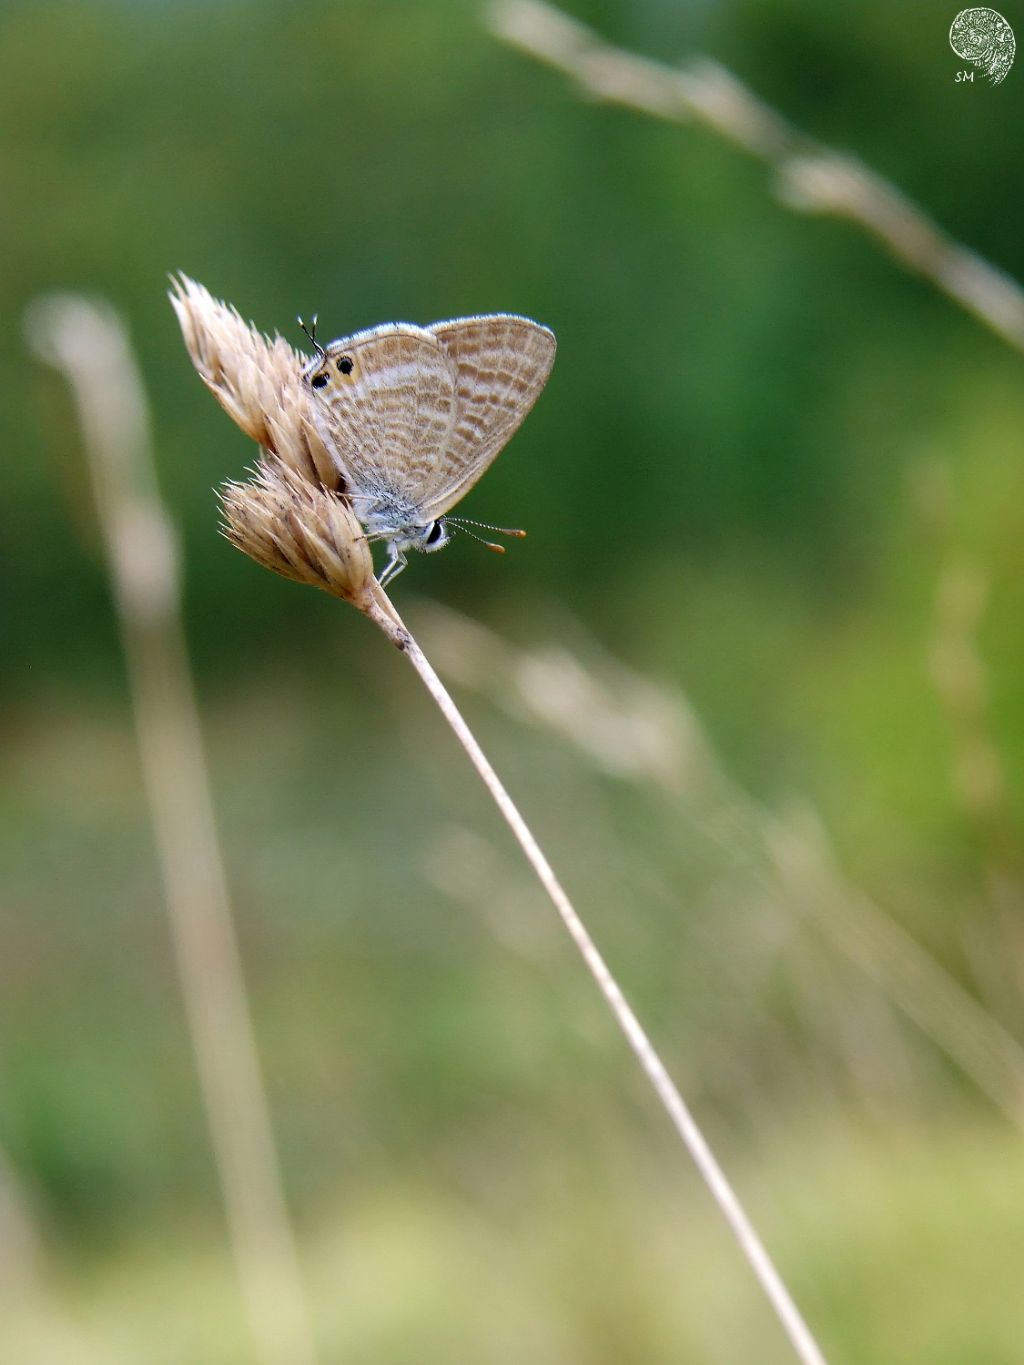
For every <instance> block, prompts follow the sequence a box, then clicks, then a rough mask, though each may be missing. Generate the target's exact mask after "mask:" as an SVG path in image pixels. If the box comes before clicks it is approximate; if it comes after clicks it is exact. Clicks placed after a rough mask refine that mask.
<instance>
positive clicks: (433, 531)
mask: <svg viewBox="0 0 1024 1365" xmlns="http://www.w3.org/2000/svg"><path fill="white" fill-rule="evenodd" d="M443 533H444V527H443V526H442V525H441V523H440V521H435V522H434V524H433V526H431V528H430V530H429V531H428V532H427V544H428V545H436V544H437V542H438V541H439V540H440V539H441V536H442V535H443Z"/></svg>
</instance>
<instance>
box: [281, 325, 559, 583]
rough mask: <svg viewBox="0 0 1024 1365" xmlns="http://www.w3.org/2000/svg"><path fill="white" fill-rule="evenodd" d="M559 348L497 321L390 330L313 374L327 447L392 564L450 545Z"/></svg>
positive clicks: (546, 336) (323, 355)
mask: <svg viewBox="0 0 1024 1365" xmlns="http://www.w3.org/2000/svg"><path fill="white" fill-rule="evenodd" d="M554 355H555V338H554V335H553V334H552V333H551V332H550V331H549V330H548V329H547V328H546V327H541V326H540V325H539V324H538V323H536V322H531V321H530V320H529V319H528V318H520V317H516V316H514V315H512V314H507V313H499V314H491V315H488V316H482V317H472V318H455V319H453V320H452V321H450V322H438V323H433V324H432V325H431V326H430V327H418V326H415V325H414V324H412V323H405V322H395V323H386V324H384V325H382V326H380V327H373V328H370V329H369V330H367V331H364V332H357V333H355V335H353V336H350V337H344V338H342V339H341V340H339V341H332V342H331V343H330V345H329V346H326V347H318V354H317V356H316V358H315V359H313V360H311V361H310V362H309V364H308V365H307V366H306V369H305V370H304V372H303V374H304V378H305V379H306V381H307V382H308V383H309V385H310V388H311V390H312V395H313V412H314V417H315V420H316V423H317V428H318V430H319V433H320V436H321V438H322V440H323V442H324V445H325V446H326V448H327V451H328V453H329V454H330V456H331V459H332V461H333V462H334V464H335V465H336V467H337V469H338V472H339V474H340V475H341V477H342V480H343V481H344V490H345V492H346V494H347V495H348V497H349V498H350V499H351V502H352V506H353V509H354V511H355V513H356V516H357V517H358V518H359V520H360V521H361V522H362V524H363V525H364V527H365V528H366V530H367V532H368V533H369V535H370V536H371V538H374V539H380V540H384V541H386V542H387V545H388V549H389V552H390V556H391V557H390V560H389V562H388V565H387V567H386V569H385V571H384V573H383V574H382V575H381V583H382V584H383V583H386V582H388V581H390V579H392V578H394V576H395V575H396V574H397V573H400V572H401V570H402V569H403V568H404V567H405V564H406V558H405V555H406V551H408V550H418V551H421V552H423V553H427V554H429V553H432V552H433V551H435V550H440V549H442V548H443V547H444V546H445V545H447V543H448V541H449V539H450V534H449V528H448V524H447V523H446V520H445V516H446V513H448V512H449V511H450V510H451V508H452V507H453V506H454V505H455V503H457V502H458V501H459V499H460V498H461V497H462V496H463V495H464V494H465V493H466V492H468V491H469V489H470V488H471V487H472V486H473V484H474V483H476V481H477V480H478V479H479V478H480V476H481V475H482V474H483V473H484V472H485V471H486V470H487V469H488V468H489V466H490V465H491V463H492V462H493V460H494V459H495V457H496V456H497V455H498V453H499V451H500V450H501V449H502V447H503V446H505V444H506V443H507V442H508V441H509V440H510V438H511V437H512V435H513V433H514V432H515V431H516V429H517V428H518V427H519V425H520V423H521V422H522V421H523V418H524V417H525V416H526V414H527V413H528V412H529V410H530V408H531V407H532V406H533V404H534V402H535V401H536V399H537V396H538V394H539V393H540V391H541V389H542V388H543V387H544V384H545V382H546V380H547V377H548V374H549V373H550V371H551V366H552V364H553V362H554Z"/></svg>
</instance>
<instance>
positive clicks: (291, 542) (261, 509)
mask: <svg viewBox="0 0 1024 1365" xmlns="http://www.w3.org/2000/svg"><path fill="white" fill-rule="evenodd" d="M172 302H173V303H174V306H175V308H176V310H177V312H178V316H179V319H180V321H181V324H182V331H183V334H184V337H185V343H186V345H187V347H188V349H189V352H190V354H191V356H192V359H193V362H194V363H195V365H196V368H197V369H198V370H199V372H200V374H201V375H202V377H203V379H204V380H205V382H206V383H207V385H208V387H209V388H210V389H211V390H212V391H213V393H214V394H215V396H216V397H217V398H218V400H219V401H220V402H221V404H222V406H223V407H224V408H225V410H226V411H227V412H228V413H229V414H230V415H231V416H232V417H234V419H235V421H236V422H238V424H239V426H241V427H242V429H243V430H244V431H246V432H247V433H248V434H249V435H251V436H253V439H255V440H260V441H261V443H264V444H265V438H266V436H267V433H274V434H275V439H277V440H278V442H279V445H278V447H277V448H276V449H275V452H274V453H275V455H276V456H277V457H278V458H277V459H276V460H272V459H270V458H268V457H267V455H266V454H265V455H264V456H263V458H262V459H261V461H260V464H259V466H258V468H257V471H256V475H255V478H254V479H253V480H252V481H251V482H249V483H246V484H229V485H228V486H227V488H226V489H225V490H224V492H223V494H222V498H223V506H224V512H225V517H226V520H227V534H228V537H229V539H231V541H232V543H233V544H235V545H237V546H238V548H239V549H241V550H243V551H244V552H245V553H246V554H248V555H250V556H251V557H252V558H253V559H255V560H256V561H257V562H258V563H260V564H263V565H264V566H265V567H267V568H270V569H273V570H274V571H275V572H276V573H280V574H284V576H285V577H287V578H293V579H297V580H298V581H300V582H306V583H311V584H313V585H314V586H316V587H322V588H323V587H326V588H327V589H328V590H329V591H334V592H335V593H336V595H337V596H339V597H343V598H345V599H346V600H348V601H350V602H352V603H353V605H355V606H356V607H357V608H358V609H359V610H360V611H363V612H364V613H365V614H366V615H367V616H369V617H370V618H371V620H373V621H374V622H375V624H377V625H378V626H380V628H381V629H382V630H383V631H384V632H385V634H386V635H387V637H388V638H389V639H390V640H391V642H392V643H393V644H394V645H395V646H396V647H397V648H398V649H399V650H400V651H401V652H402V653H403V654H404V655H405V657H406V658H407V659H408V660H409V662H410V663H411V664H412V666H413V667H414V668H415V669H416V672H417V673H418V675H419V677H420V678H421V680H422V682H423V684H424V686H425V687H426V689H427V691H428V692H429V694H430V696H431V697H432V698H433V700H434V702H435V703H436V704H437V707H438V709H439V710H440V712H441V714H442V715H443V716H444V718H445V720H446V721H447V722H448V724H449V725H450V727H451V729H452V731H453V732H454V734H455V736H456V738H457V739H458V741H459V743H460V744H461V745H462V747H463V749H464V750H465V752H466V754H467V756H468V757H469V759H470V762H471V763H472V764H473V766H474V767H475V768H476V771H477V773H478V774H479V776H480V778H481V780H482V781H483V783H484V785H485V786H486V788H487V790H488V791H489V792H490V794H491V796H492V797H493V799H494V802H495V804H496V805H497V807H498V810H499V811H500V813H501V815H502V817H503V819H504V820H505V822H506V824H507V825H508V827H509V829H510V830H511V831H512V834H513V835H514V836H515V838H516V840H517V841H518V843H519V846H520V848H521V849H522V851H523V853H524V854H525V856H526V858H527V861H528V862H529V864H530V866H531V868H532V869H533V871H534V873H535V874H536V876H537V878H538V880H539V881H540V883H541V885H542V886H543V888H544V890H545V892H546V893H547V895H548V896H549V898H550V899H551V901H552V903H553V905H554V906H555V909H556V910H557V911H558V914H559V915H560V916H561V919H562V922H563V923H564V925H565V927H566V929H567V930H568V932H569V934H570V936H571V938H572V941H573V943H574V944H575V945H576V947H577V949H578V950H579V952H580V955H581V956H582V958H583V960H584V962H585V963H586V966H587V969H588V970H589V971H590V973H591V975H592V976H593V978H594V980H595V982H596V983H597V986H598V989H599V990H600V992H601V994H602V996H603V997H604V1000H605V1002H606V1003H607V1005H608V1007H609V1009H610V1010H611V1012H612V1014H613V1016H614V1018H615V1020H616V1022H617V1023H618V1025H619V1027H620V1028H621V1029H622V1032H623V1033H624V1034H625V1036H626V1039H627V1041H628V1043H629V1046H630V1047H631V1048H632V1050H633V1053H634V1055H635V1056H636V1058H637V1060H638V1061H639V1063H640V1066H641V1067H642V1068H643V1071H644V1073H645V1075H646V1076H647V1078H648V1080H649V1081H650V1083H651V1085H652V1087H653V1089H654V1091H655V1093H656V1095H657V1097H658V1099H659V1101H660V1102H661V1104H662V1107H663V1108H664V1109H665V1111H666V1113H667V1114H668V1116H669V1118H670V1119H671V1121H672V1123H673V1125H674V1127H675V1129H676V1132H677V1133H678V1134H679V1137H680V1139H681V1140H682V1142H683V1143H684V1145H685V1146H686V1148H687V1150H688V1151H689V1152H690V1155H691V1156H692V1158H693V1160H694V1162H695V1164H696V1166H697V1169H698V1171H699V1172H700V1174H701V1176H702V1178H703V1179H704V1181H705V1183H706V1185H707V1186H708V1189H709V1190H710V1192H711V1194H712V1196H713V1198H714V1199H715V1201H716V1202H717V1204H718V1206H719V1208H720V1209H721V1211H722V1213H723V1214H724V1216H725V1218H726V1221H727V1222H728V1224H729V1226H730V1228H731V1229H732V1231H733V1233H734V1235H735V1237H736V1239H737V1241H738V1242H739V1245H740V1247H741V1249H742V1251H743V1253H744V1255H745V1256H746V1258H747V1260H748V1262H749V1263H750V1265H751V1267H752V1269H753V1271H754V1273H755V1275H756V1277H757V1279H758V1281H759V1283H760V1284H761V1287H762V1288H763V1290H764V1292H765V1294H766V1296H767V1298H768V1300H769V1302H770V1304H771V1306H772V1308H773V1309H774V1310H775V1313H776V1315H777V1316H778V1318H779V1321H780V1323H781V1324H782V1327H783V1330H784V1331H785V1333H786V1335H787V1337H788V1338H789V1340H790V1342H791V1344H792V1346H793V1348H794V1350H795V1352H796V1354H797V1356H798V1357H799V1359H800V1360H801V1361H802V1362H803V1365H825V1362H824V1356H823V1355H822V1353H821V1351H820V1349H819V1347H818V1345H817V1343H816V1342H815V1341H814V1338H813V1337H812V1335H811V1333H810V1331H809V1329H808V1327H807V1324H806V1323H805V1322H804V1320H803V1318H802V1316H801V1315H800V1312H799V1310H798V1309H797V1307H796V1304H795V1303H794V1301H793V1299H792V1297H791V1295H790V1293H789V1291H788V1290H787V1288H786V1286H785V1284H784V1283H783V1281H782V1279H781V1277H780V1276H779V1274H778V1271H777V1270H776V1269H775V1266H774V1265H773V1263H772V1261H771V1259H770V1257H769V1256H768V1253H767V1251H766V1250H765V1248H764V1245H763V1244H762V1242H761V1240H760V1238H759V1237H758V1235H757V1233H756V1231H755V1230H754V1227H753V1225H752V1224H751V1222H750V1220H749V1218H748V1217H747V1215H746V1213H745V1212H744V1210H743V1208H742V1206H741V1204H740V1202H739V1200H738V1199H737V1197H736V1194H735V1192H734V1191H733V1189H732V1187H731V1185H730V1184H729V1182H728V1180H727V1179H726V1177H725V1175H724V1173H723V1171H722V1169H721V1167H720V1166H719V1165H718V1162H717V1161H716V1159H715V1157H714V1155H713V1154H712V1152H711V1149H710V1148H709V1147H708V1144H707V1142H706V1141H705V1139H704V1136H703V1134H702V1133H701V1131H700V1129H699V1127H698V1126H697V1124H696V1122H695V1120H694V1118H693V1116H692V1115H691V1113H690V1111H689V1109H688V1108H687V1106H686V1104H685V1103H684V1101H683V1098H682V1096H681V1095H680V1093H679V1091H678V1090H677V1088H676V1086H675V1084H674V1083H673V1081H672V1079H671V1077H670V1076H669V1074H668V1072H667V1071H666V1069H665V1067H664V1064H663V1063H662V1061H661V1058H660V1057H659V1056H658V1054H657V1052H656V1051H655V1049H654V1046H653V1044H652V1043H651V1041H650V1039H649V1038H648V1036H647V1034H646V1033H645V1031H644V1029H643V1027H642V1026H641V1024H640V1022H639V1020H638V1019H637V1017H636V1015H635V1014H634V1012H633V1010H632V1008H631V1007H630V1005H629V1003H628V1002H627V1000H626V998H625V996H624V995H623V994H622V991H621V989H620V988H619V986H618V983H617V982H616V981H615V978H614V977H613V976H612V974H611V972H610V971H609V969H608V966H607V964H606V963H605V961H604V959H603V958H602V957H601V954H600V953H599V952H598V950H597V947H596V946H595V944H594V942H593V940H592V939H591V937H590V935H589V933H588V932H587V930H586V928H585V927H584V925H583V922H582V920H581V919H580V917H579V915H578V914H577V913H576V911H575V909H574V908H573V906H572V903H571V902H570V900H569V897H568V896H567V895H566V893H565V891H564V889H563V887H562V885H561V883H560V882H559V880H558V878H557V877H556V876H555V873H554V871H553V869H552V867H551V865H550V864H549V863H548V861H547V859H546V858H545V856H544V854H543V853H542V852H541V849H540V846H539V845H538V843H537V841H536V839H535V838H534V836H533V834H532V833H531V831H530V829H529V827H528V826H527V824H526V822H525V820H524V819H523V817H522V816H521V815H520V813H519V811H518V809H517V807H516V806H515V804H514V803H513V801H512V799H511V797H510V796H509V794H508V792H507V791H506V790H505V788H504V786H503V785H502V783H501V781H500V779H499V778H498V776H497V774H496V773H495V771H494V769H493V768H492V767H491V764H490V762H489V761H488V759H487V757H486V755H485V754H484V753H483V750H482V749H481V748H480V746H479V744H478V743H477V742H476V739H475V738H474V736H473V734H472V732H471V731H470V729H469V726H468V725H467V724H466V722H465V720H464V719H463V717H462V715H461V714H460V712H459V710H458V708H457V707H456V705H455V703H454V701H453V700H452V698H451V696H450V695H449V694H448V692H447V691H446V689H445V687H444V685H443V684H442V682H441V680H440V678H438V676H437V674H436V673H435V672H434V670H433V668H432V667H431V666H430V663H429V661H428V660H427V658H426V656H425V655H424V654H423V651H422V650H421V649H420V647H419V645H418V644H417V643H416V641H415V639H414V638H413V637H412V635H411V633H410V632H409V631H408V629H407V628H406V627H405V625H404V624H403V623H402V621H401V619H400V617H399V616H398V614H397V612H396V611H395V610H394V607H393V606H392V605H391V603H390V601H389V599H388V598H387V596H386V594H385V593H384V592H383V591H382V590H381V589H380V587H379V585H378V584H377V583H376V582H371V583H370V584H369V585H368V584H366V583H365V582H364V574H365V572H366V561H364V560H363V559H362V558H360V556H361V555H364V554H365V555H366V559H367V560H368V558H369V555H368V551H367V550H366V542H365V539H363V538H362V537H361V535H360V534H358V523H355V522H354V519H353V518H352V516H351V513H350V512H349V511H348V508H347V504H346V502H345V490H344V487H343V486H342V485H341V483H340V481H338V480H337V479H335V480H334V481H333V482H325V480H324V479H323V477H322V475H321V474H320V473H319V472H318V471H317V470H316V468H315V462H312V463H311V462H302V461H294V460H291V459H289V460H288V461H287V462H286V464H287V467H285V465H284V464H282V457H281V450H280V432H281V431H282V430H288V431H289V432H291V433H292V434H293V436H294V439H295V440H296V441H298V442H299V443H300V444H301V442H302V441H304V440H307V439H308V431H309V428H310V425H311V424H310V422H309V419H308V413H307V410H306V409H305V406H304V404H305V397H304V391H303V390H302V388H301V385H300V371H301V361H300V359H299V357H298V356H296V355H294V353H292V355H291V358H290V360H288V359H286V357H285V352H284V350H281V349H279V348H278V343H271V342H268V341H267V339H266V338H265V337H263V336H262V335H260V334H259V333H258V332H256V330H255V329H254V328H247V327H246V326H245V324H244V323H242V322H241V319H240V318H239V316H238V314H237V313H236V312H235V310H234V309H231V308H228V307H227V306H226V305H225V304H222V303H219V302H218V301H217V300H215V299H213V298H212V297H211V295H210V294H209V293H207V291H206V290H205V289H203V288H201V286H199V285H196V284H194V283H193V282H192V281H190V280H188V279H186V278H184V277H182V278H181V279H180V280H179V281H178V283H177V284H176V286H175V292H174V294H173V295H172ZM282 345H283V343H282ZM288 365H290V366H291V367H292V377H291V378H289V377H288V375H287V374H286V373H285V371H286V369H287V366H288ZM260 369H264V370H266V375H265V376H263V377H261V376H260V375H259V373H258V371H259V370H260ZM297 389H298V390H299V393H298V395H297V394H296V390H297ZM261 401H269V402H270V403H271V404H272V405H273V407H272V410H271V411H270V412H262V413H261V412H260V411H258V409H257V406H256V405H257V404H258V403H259V402H261ZM282 410H284V411H286V412H287V413H288V414H289V417H288V419H287V420H286V421H282V420H280V414H281V412H282ZM359 546H362V547H363V548H362V549H361V550H360V549H359V548H358V547H359Z"/></svg>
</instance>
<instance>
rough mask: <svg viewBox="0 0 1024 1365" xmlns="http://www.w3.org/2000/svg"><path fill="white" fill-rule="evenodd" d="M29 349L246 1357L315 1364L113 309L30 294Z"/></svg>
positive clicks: (173, 602) (138, 388)
mask: <svg viewBox="0 0 1024 1365" xmlns="http://www.w3.org/2000/svg"><path fill="white" fill-rule="evenodd" d="M26 328H27V332H28V337H29V341H30V343H31V345H32V347H33V349H34V350H35V352H36V354H37V355H38V356H39V358H40V359H41V360H43V361H44V362H45V363H46V364H48V365H52V366H53V367H54V368H56V369H57V370H58V371H60V373H62V374H63V375H64V377H65V378H66V379H67V381H68V383H69V384H70V386H71V390H72V394H73V396H74V401H75V405H76V408H77V412H78V417H79V422H80V425H81V429H82V436H83V443H84V446H85V450H86V454H87V457H88V462H89V469H90V473H91V478H92V487H93V492H94V495H95V503H96V511H97V516H98V520H99V523H100V528H101V531H102V535H103V540H104V544H105V547H106V555H107V564H108V569H109V573H110V579H111V583H112V586H113V592H114V598H115V601H116V604H117V610H118V618H119V621H120V626H121V635H122V641H123V645H124V652H125V658H126V661H127V666H128V674H129V680H130V683H131V692H132V702H133V706H134V711H135V726H136V734H137V738H138V745H139V752H140V755H141V760H142V769H143V777H144V780H145V785H146V791H147V796H148V799H149V806H150V813H151V817H152V821H153V834H154V839H155V842H156V847H157V854H158V858H159V865H160V872H161V876H162V879H163V886H164V896H165V900H166V904H167V910H168V914H169V918H170V924H171V932H172V937H173V940H174V945H175V949H176V953H177V960H178V970H179V976H180V980H181V987H182V992H183V995H184V1000H185V1007H186V1012H187V1015H188V1022H189V1028H190V1033H191V1039H192V1046H193V1050H194V1053H195V1059H196V1066H197V1069H198V1072H199V1078H200V1083H201V1089H202V1094H203V1099H204V1102H205V1106H206V1114H207V1120H208V1123H209V1127H210V1135H211V1139H212V1144H213V1149H214V1154H215V1157H216V1165H217V1170H218V1173H219V1177H220V1182H221V1188H222V1191H223V1196H224V1203H225V1208H226V1212H227V1217H228V1223H229V1227H230V1231H231V1243H232V1248H233V1251H234V1256H235V1261H236V1265H237V1270H238V1276H239V1281H240V1285H241V1289H242V1294H243V1298H244V1301H245V1307H246V1312H247V1316H248V1321H249V1327H250V1331H251V1335H252V1340H253V1345H254V1347H255V1350H256V1354H257V1357H258V1358H259V1360H260V1361H261V1362H263V1365H315V1362H316V1359H317V1356H316V1349H315V1346H314V1336H313V1330H312V1324H311V1321H310V1316H309V1310H308V1307H307V1304H306V1297H305V1292H304V1289H303V1286H302V1280H301V1273H300V1267H299V1261H298V1254H297V1250H296V1246H295V1241H294V1236H293V1233H292V1229H291V1226H290V1223H289V1219H288V1213H287V1207H286V1202H285V1197H284V1191H283V1187H282V1181H281V1175H280V1170H279V1165H278V1159H277V1155H276V1152H275V1149H274V1139H273V1133H272V1128H271V1121H270V1113H269V1107H268V1103H267V1098H266V1094H265V1091H264V1086H263V1080H262V1076H261V1073H260V1065H259V1060H258V1057H257V1052H256V1041H255V1037H254V1034H253V1026H252V1019H251V1015H250V1010H249V1005H248V1001H247V997H246V989H245V982H244V977H243V973H242V964H241V958H240V954H239V948H238V943H237V939H236V935H235V929H234V925H233V922H232V915H231V906H230V902H229V898H228V890H227V881H226V877H225V872H224V865H223V859H222V856H221V851H220V846H219V842H218V837H217V832H216V824H215V820H214V815H213V807H212V802H211V797H210V790H209V781H208V777H207V772H206V761H205V757H204V753H203V743H202V736H201V731H200V725H199V717H198V713H197V708H196V701H195V695H194V690H193V684H192V679H191V674H190V669H189V663H188V655H187V649H186V643H185V633H184V629H183V626H182V620H181V595H180V587H179V567H178V562H177V544H176V538H175V535H174V531H173V528H172V527H171V524H170V522H169V520H168V517H167V515H166V513H165V511H164V509H163V506H162V504H161V502H160V497H159V493H158V490H157V484H156V471H155V467H154V464H153V458H152V453H151V441H150V435H149V425H150V424H149V419H148V412H147V403H146V398H145V393H144V389H143V385H142V379H141V376H140V374H139V372H138V367H137V364H136V362H135V359H134V357H133V355H132V352H131V347H130V343H129V340H128V336H127V333H126V331H125V328H124V326H123V324H122V322H121V321H120V319H119V318H118V316H117V314H116V313H115V312H114V310H113V309H112V308H110V307H108V306H105V305H103V304H101V303H98V302H94V301H92V300H90V299H87V298H83V297H80V296H78V295H73V294H66V295H53V296H46V297H43V298H40V299H37V300H36V301H35V302H34V303H33V304H32V305H31V306H30V308H29V310H28V313H27V316H26Z"/></svg>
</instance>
